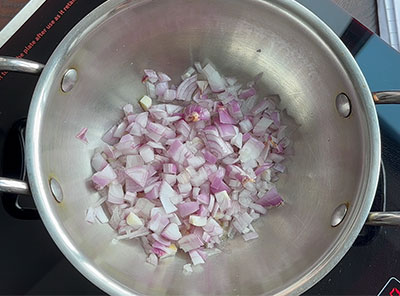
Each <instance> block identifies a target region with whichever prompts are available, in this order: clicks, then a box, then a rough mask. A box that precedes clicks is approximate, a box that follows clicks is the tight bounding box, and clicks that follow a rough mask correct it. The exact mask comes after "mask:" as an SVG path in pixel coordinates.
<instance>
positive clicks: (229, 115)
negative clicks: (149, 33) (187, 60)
mask: <svg viewBox="0 0 400 296" xmlns="http://www.w3.org/2000/svg"><path fill="white" fill-rule="evenodd" d="M260 77H261V75H257V77H256V78H255V79H254V81H251V82H249V83H247V84H246V83H244V84H243V85H247V86H246V87H245V88H242V84H240V83H238V80H237V79H236V78H225V77H224V76H222V75H221V74H220V73H219V72H218V71H217V70H216V68H215V67H214V66H213V65H212V64H206V66H205V67H204V68H203V67H202V66H201V64H200V63H195V65H194V67H189V68H188V69H187V70H186V71H185V72H184V73H183V75H182V80H183V81H181V82H180V83H177V84H175V85H177V86H178V87H176V86H175V85H174V84H172V83H171V82H170V81H171V78H170V77H169V76H168V75H167V74H165V73H163V72H156V71H154V70H152V69H146V70H145V74H144V76H143V83H144V84H145V87H146V91H147V94H146V95H144V96H143V97H142V98H141V99H140V100H139V104H140V105H141V106H142V108H143V109H144V110H145V112H141V113H136V114H135V113H134V108H133V104H127V105H126V106H124V107H123V108H122V109H123V114H124V117H123V118H122V120H120V121H119V122H118V123H117V124H116V125H114V126H112V127H111V128H110V129H109V130H108V131H107V132H106V133H105V134H104V136H103V137H102V140H103V141H104V142H105V143H106V145H105V147H104V148H103V149H97V150H96V151H95V153H94V155H93V157H92V159H91V166H92V168H93V170H94V174H93V176H92V182H93V185H94V187H95V189H96V190H98V191H99V192H100V194H101V196H102V198H101V199H99V201H97V202H96V204H95V205H92V206H91V207H89V208H88V209H87V211H86V217H85V219H86V221H87V222H88V223H95V222H97V223H107V222H108V223H109V224H110V226H111V227H112V228H113V229H115V231H116V232H117V234H118V236H117V240H121V239H134V238H139V240H140V241H141V244H142V246H143V248H144V250H145V252H146V254H147V255H148V257H147V259H146V261H147V262H149V263H150V264H152V265H157V264H158V263H159V260H162V259H163V258H166V257H170V256H174V255H175V254H176V252H177V250H178V248H177V247H179V248H180V249H181V250H183V252H187V253H189V256H190V258H191V260H192V264H193V265H198V264H203V263H205V261H206V260H207V256H208V255H210V254H216V253H220V252H221V251H220V250H219V249H217V248H216V247H218V246H221V244H222V242H223V240H224V239H225V238H226V237H227V238H228V239H232V238H234V237H235V235H237V236H239V234H240V235H241V236H242V238H243V239H244V240H245V241H249V240H253V239H256V238H258V234H257V232H256V231H255V227H253V224H254V222H255V221H256V220H257V219H258V218H259V217H260V215H265V214H266V213H267V209H268V208H271V207H277V206H279V205H281V204H282V203H283V199H282V197H281V196H280V195H279V193H278V192H277V190H276V187H275V184H274V182H276V181H277V180H278V179H279V176H280V174H281V173H284V172H285V171H286V163H284V162H283V161H284V160H285V158H286V155H288V154H289V153H290V152H289V151H290V149H291V147H290V143H291V141H290V139H289V135H290V134H291V133H292V131H293V129H294V127H293V124H292V123H289V124H290V125H287V122H285V121H286V120H287V118H286V117H287V116H283V115H282V114H281V112H280V110H279V109H278V108H277V102H278V101H277V96H270V97H264V99H262V100H259V98H261V97H262V96H259V94H257V90H256V82H257V80H259V79H260ZM198 79H199V80H198ZM155 99H157V100H158V101H161V102H164V103H161V104H157V103H156V101H155ZM281 115H282V116H281ZM282 121H284V122H282ZM288 126H290V128H289V127H288ZM86 132H87V129H82V130H81V131H80V133H79V134H78V135H77V138H78V139H80V140H83V141H86V136H85V134H86ZM103 205H104V208H105V209H108V211H109V213H110V214H111V217H110V219H108V217H107V215H106V214H105V213H104V211H103ZM185 266H186V267H184V270H187V271H188V272H191V271H192V265H191V264H186V265H185Z"/></svg>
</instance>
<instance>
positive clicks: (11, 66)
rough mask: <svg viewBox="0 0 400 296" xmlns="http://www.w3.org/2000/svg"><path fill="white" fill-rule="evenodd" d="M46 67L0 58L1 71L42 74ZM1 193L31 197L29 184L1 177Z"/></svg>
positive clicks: (22, 60) (12, 58)
mask: <svg viewBox="0 0 400 296" xmlns="http://www.w3.org/2000/svg"><path fill="white" fill-rule="evenodd" d="M43 68H44V65H43V64H41V63H37V62H34V61H30V60H26V59H19V58H14V57H8V56H0V71H11V72H23V73H31V74H40V73H41V72H42V70H43ZM0 192H6V193H15V194H22V195H31V193H30V190H29V186H28V183H27V182H25V181H21V180H14V179H9V178H3V177H0Z"/></svg>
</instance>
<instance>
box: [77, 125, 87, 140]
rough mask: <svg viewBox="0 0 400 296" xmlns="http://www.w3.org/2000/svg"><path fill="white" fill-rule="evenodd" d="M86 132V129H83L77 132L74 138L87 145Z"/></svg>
mask: <svg viewBox="0 0 400 296" xmlns="http://www.w3.org/2000/svg"><path fill="white" fill-rule="evenodd" d="M87 131H88V129H87V127H84V128H82V129H81V130H80V131H79V133H78V134H77V135H76V136H75V137H76V138H77V139H79V140H81V141H82V142H84V143H86V144H87V143H88V140H87V137H86V133H87Z"/></svg>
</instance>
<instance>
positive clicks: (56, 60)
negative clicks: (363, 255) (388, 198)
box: [25, 0, 381, 295]
mask: <svg viewBox="0 0 400 296" xmlns="http://www.w3.org/2000/svg"><path fill="white" fill-rule="evenodd" d="M249 1H253V2H260V3H263V4H265V5H273V6H277V7H278V8H279V9H282V10H284V11H288V13H290V14H292V15H293V16H294V17H296V18H298V19H300V20H301V21H302V22H303V23H304V24H306V25H307V26H309V27H310V28H312V29H313V30H314V31H315V32H317V33H318V34H319V36H321V37H323V38H324V40H325V42H326V43H327V44H328V45H329V47H330V48H331V49H332V51H333V52H335V54H336V56H337V58H338V59H339V61H340V62H341V63H342V64H343V66H344V67H345V69H346V71H347V73H348V75H349V77H350V78H351V79H352V82H353V85H354V88H355V90H356V91H357V93H358V94H359V95H360V97H362V98H363V99H364V101H365V102H364V104H365V110H366V117H367V118H368V119H369V120H367V121H368V124H367V125H368V126H367V127H366V130H367V132H368V133H369V134H368V141H369V143H368V148H369V152H370V155H369V159H368V164H369V168H368V167H367V169H369V173H368V174H367V176H366V177H365V179H366V180H364V186H363V190H362V192H361V193H360V195H361V196H362V195H363V196H364V197H363V198H361V197H360V198H359V202H358V205H354V206H357V207H358V208H357V212H356V213H354V214H353V215H352V217H350V216H349V217H348V218H347V223H346V228H344V229H342V234H341V236H340V237H339V239H337V241H335V242H334V243H333V247H332V248H330V249H329V250H328V251H327V252H326V253H325V254H324V255H323V257H321V258H320V260H319V261H317V262H316V263H315V264H314V265H313V266H312V268H310V269H308V270H307V271H306V272H304V273H302V274H300V275H299V276H298V277H297V278H296V279H294V280H293V281H292V283H291V284H290V285H289V286H287V287H286V288H284V289H283V290H282V289H280V290H278V289H277V290H276V291H272V292H273V293H274V294H277V295H293V294H301V293H303V292H305V291H306V290H307V289H309V288H310V287H312V286H313V285H314V284H315V283H317V282H318V281H319V280H321V279H322V278H323V277H324V276H325V275H326V274H327V273H328V272H329V271H331V269H333V267H334V266H335V265H336V264H337V263H338V262H339V261H340V260H341V259H342V258H343V256H344V255H345V254H346V253H347V251H348V250H349V249H350V247H351V246H352V244H353V242H354V241H355V239H356V237H357V235H358V234H359V232H360V231H361V228H362V226H363V225H364V222H365V221H366V219H367V216H368V214H369V211H370V208H371V206H372V203H373V200H374V195H375V191H376V188H377V184H378V178H379V169H380V156H381V151H380V132H379V125H378V117H377V113H376V109H375V106H374V103H373V99H372V96H371V92H370V90H369V87H368V85H367V82H366V80H365V78H364V76H363V74H362V72H361V70H360V68H359V66H358V65H357V63H356V61H355V60H354V58H353V56H352V55H351V53H350V52H349V51H348V49H347V48H346V46H345V45H344V44H343V43H342V41H341V40H340V39H339V38H338V37H337V36H336V34H335V33H334V32H333V31H332V30H331V29H330V28H329V27H328V26H327V25H326V24H325V23H324V22H322V21H321V20H320V19H319V18H318V17H317V16H316V15H315V14H313V13H312V12H311V11H309V10H308V9H307V8H305V7H304V6H302V5H301V4H299V3H297V2H296V1H294V0H274V1H272V0H249ZM149 2H152V1H151V0H137V1H130V0H113V1H107V2H105V3H104V4H102V5H100V6H99V7H97V8H96V9H94V10H93V11H92V12H91V13H89V14H88V15H87V16H86V17H84V18H83V19H82V20H81V21H80V22H79V23H78V24H77V25H76V26H75V27H74V28H73V29H72V30H71V31H70V32H69V33H68V34H67V36H66V37H65V38H64V39H63V40H62V42H61V43H60V44H59V45H58V47H57V48H56V50H55V51H54V53H53V54H52V56H51V57H50V59H49V61H48V63H47V65H46V66H45V68H44V70H43V72H42V74H41V76H40V79H39V82H38V84H37V85H36V88H35V91H34V94H33V97H32V101H31V105H30V108H29V114H28V121H27V129H26V143H27V144H26V149H25V150H26V151H25V155H26V159H25V161H26V165H27V172H28V179H29V183H30V188H31V192H32V195H33V198H34V200H35V204H36V206H37V209H38V211H39V214H40V216H41V218H42V220H43V223H44V224H45V226H46V229H47V231H48V232H49V233H50V235H51V237H52V239H53V240H54V241H55V243H56V244H57V246H58V248H59V249H60V250H61V251H62V253H63V254H64V255H65V256H66V257H67V258H68V260H69V261H70V262H71V263H72V264H73V265H74V266H75V268H77V269H78V270H79V271H80V272H81V273H82V274H83V275H84V276H85V277H86V278H87V279H89V280H90V281H91V282H92V283H94V284H95V285H96V286H98V287H99V288H101V289H102V290H103V291H105V292H106V293H109V294H113V295H114V294H117V295H126V294H132V291H131V290H130V289H129V288H128V287H126V286H124V285H122V284H121V283H119V282H118V281H116V280H115V279H113V278H111V277H110V276H108V275H105V274H103V273H102V272H101V271H100V270H99V269H97V268H96V266H95V265H92V264H91V263H90V260H89V259H88V258H87V257H86V256H84V255H83V254H82V253H81V252H80V251H79V249H78V247H77V246H76V245H75V243H74V242H73V240H72V239H71V237H69V235H68V234H67V232H66V231H65V229H64V228H63V225H62V224H61V223H59V222H57V221H58V220H57V218H56V217H55V215H54V213H53V212H52V210H51V207H52V206H51V205H50V202H49V201H50V200H51V199H47V198H41V196H46V195H47V194H48V182H47V179H48V178H47V176H44V175H43V174H42V173H41V172H40V169H39V168H40V163H39V156H40V151H41V146H40V143H39V141H38V140H37V139H39V134H40V130H41V118H42V113H43V110H44V105H45V99H46V97H47V96H48V91H47V89H46V85H48V81H53V80H54V79H55V74H54V73H56V72H57V71H56V69H62V66H63V64H64V61H65V60H66V59H67V58H68V57H69V55H70V53H71V50H72V49H73V47H74V44H76V43H77V42H79V41H80V40H82V39H84V37H85V36H86V35H87V33H88V32H90V31H91V30H92V29H93V28H94V27H95V26H97V25H98V24H100V23H102V22H103V21H104V20H105V19H107V18H109V17H110V16H112V15H114V14H118V13H119V12H121V11H122V10H124V9H125V8H127V7H128V6H129V7H131V6H132V5H142V4H146V3H149ZM360 200H361V201H360Z"/></svg>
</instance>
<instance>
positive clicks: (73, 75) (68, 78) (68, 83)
mask: <svg viewBox="0 0 400 296" xmlns="http://www.w3.org/2000/svg"><path fill="white" fill-rule="evenodd" d="M77 81H78V72H77V71H76V70H75V69H72V68H71V69H68V70H67V72H65V74H64V77H63V79H62V81H61V89H62V91H63V92H69V91H70V90H71V89H73V88H74V86H75V83H76V82H77Z"/></svg>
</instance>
